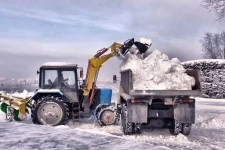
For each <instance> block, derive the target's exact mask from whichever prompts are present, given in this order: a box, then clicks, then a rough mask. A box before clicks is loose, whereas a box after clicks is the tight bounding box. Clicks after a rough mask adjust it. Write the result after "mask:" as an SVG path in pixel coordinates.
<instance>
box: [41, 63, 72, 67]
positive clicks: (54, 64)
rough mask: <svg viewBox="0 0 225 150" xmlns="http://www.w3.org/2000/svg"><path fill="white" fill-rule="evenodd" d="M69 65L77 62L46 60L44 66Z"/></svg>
mask: <svg viewBox="0 0 225 150" xmlns="http://www.w3.org/2000/svg"><path fill="white" fill-rule="evenodd" d="M68 65H76V64H73V63H67V62H46V63H44V64H43V65H42V66H68Z"/></svg>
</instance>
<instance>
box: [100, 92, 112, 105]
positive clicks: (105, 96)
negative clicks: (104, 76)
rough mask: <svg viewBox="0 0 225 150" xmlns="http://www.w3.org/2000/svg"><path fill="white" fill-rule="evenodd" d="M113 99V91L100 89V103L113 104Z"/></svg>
mask: <svg viewBox="0 0 225 150" xmlns="http://www.w3.org/2000/svg"><path fill="white" fill-rule="evenodd" d="M111 99H112V89H106V88H104V89H100V103H101V104H108V105H110V104H111Z"/></svg>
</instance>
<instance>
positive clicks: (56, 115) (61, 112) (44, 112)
mask: <svg viewBox="0 0 225 150" xmlns="http://www.w3.org/2000/svg"><path fill="white" fill-rule="evenodd" d="M31 118H32V121H33V123H34V124H41V125H45V124H46V125H51V126H57V125H65V124H66V123H67V122H68V121H69V108H68V105H67V104H66V103H65V102H64V101H63V99H61V98H60V97H53V96H52V97H43V98H42V99H41V100H39V101H38V102H37V103H36V104H34V106H33V107H32V109H31Z"/></svg>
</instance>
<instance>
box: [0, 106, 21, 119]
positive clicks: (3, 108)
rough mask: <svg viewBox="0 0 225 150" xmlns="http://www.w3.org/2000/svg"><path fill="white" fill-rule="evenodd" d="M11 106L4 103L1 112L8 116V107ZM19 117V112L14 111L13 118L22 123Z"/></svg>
mask: <svg viewBox="0 0 225 150" xmlns="http://www.w3.org/2000/svg"><path fill="white" fill-rule="evenodd" d="M8 106H9V105H7V104H6V103H2V104H1V111H2V112H4V113H5V114H7V107H8ZM18 116H19V111H18V110H14V114H13V118H14V120H16V121H21V120H20V118H19V117H18Z"/></svg>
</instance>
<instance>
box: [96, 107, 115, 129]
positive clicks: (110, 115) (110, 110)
mask: <svg viewBox="0 0 225 150" xmlns="http://www.w3.org/2000/svg"><path fill="white" fill-rule="evenodd" d="M97 116H98V122H99V124H100V125H101V126H105V125H106V126H107V125H113V124H116V122H117V121H118V116H117V113H116V110H115V108H114V107H113V106H106V107H103V108H101V109H100V111H99V112H98V114H97Z"/></svg>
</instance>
